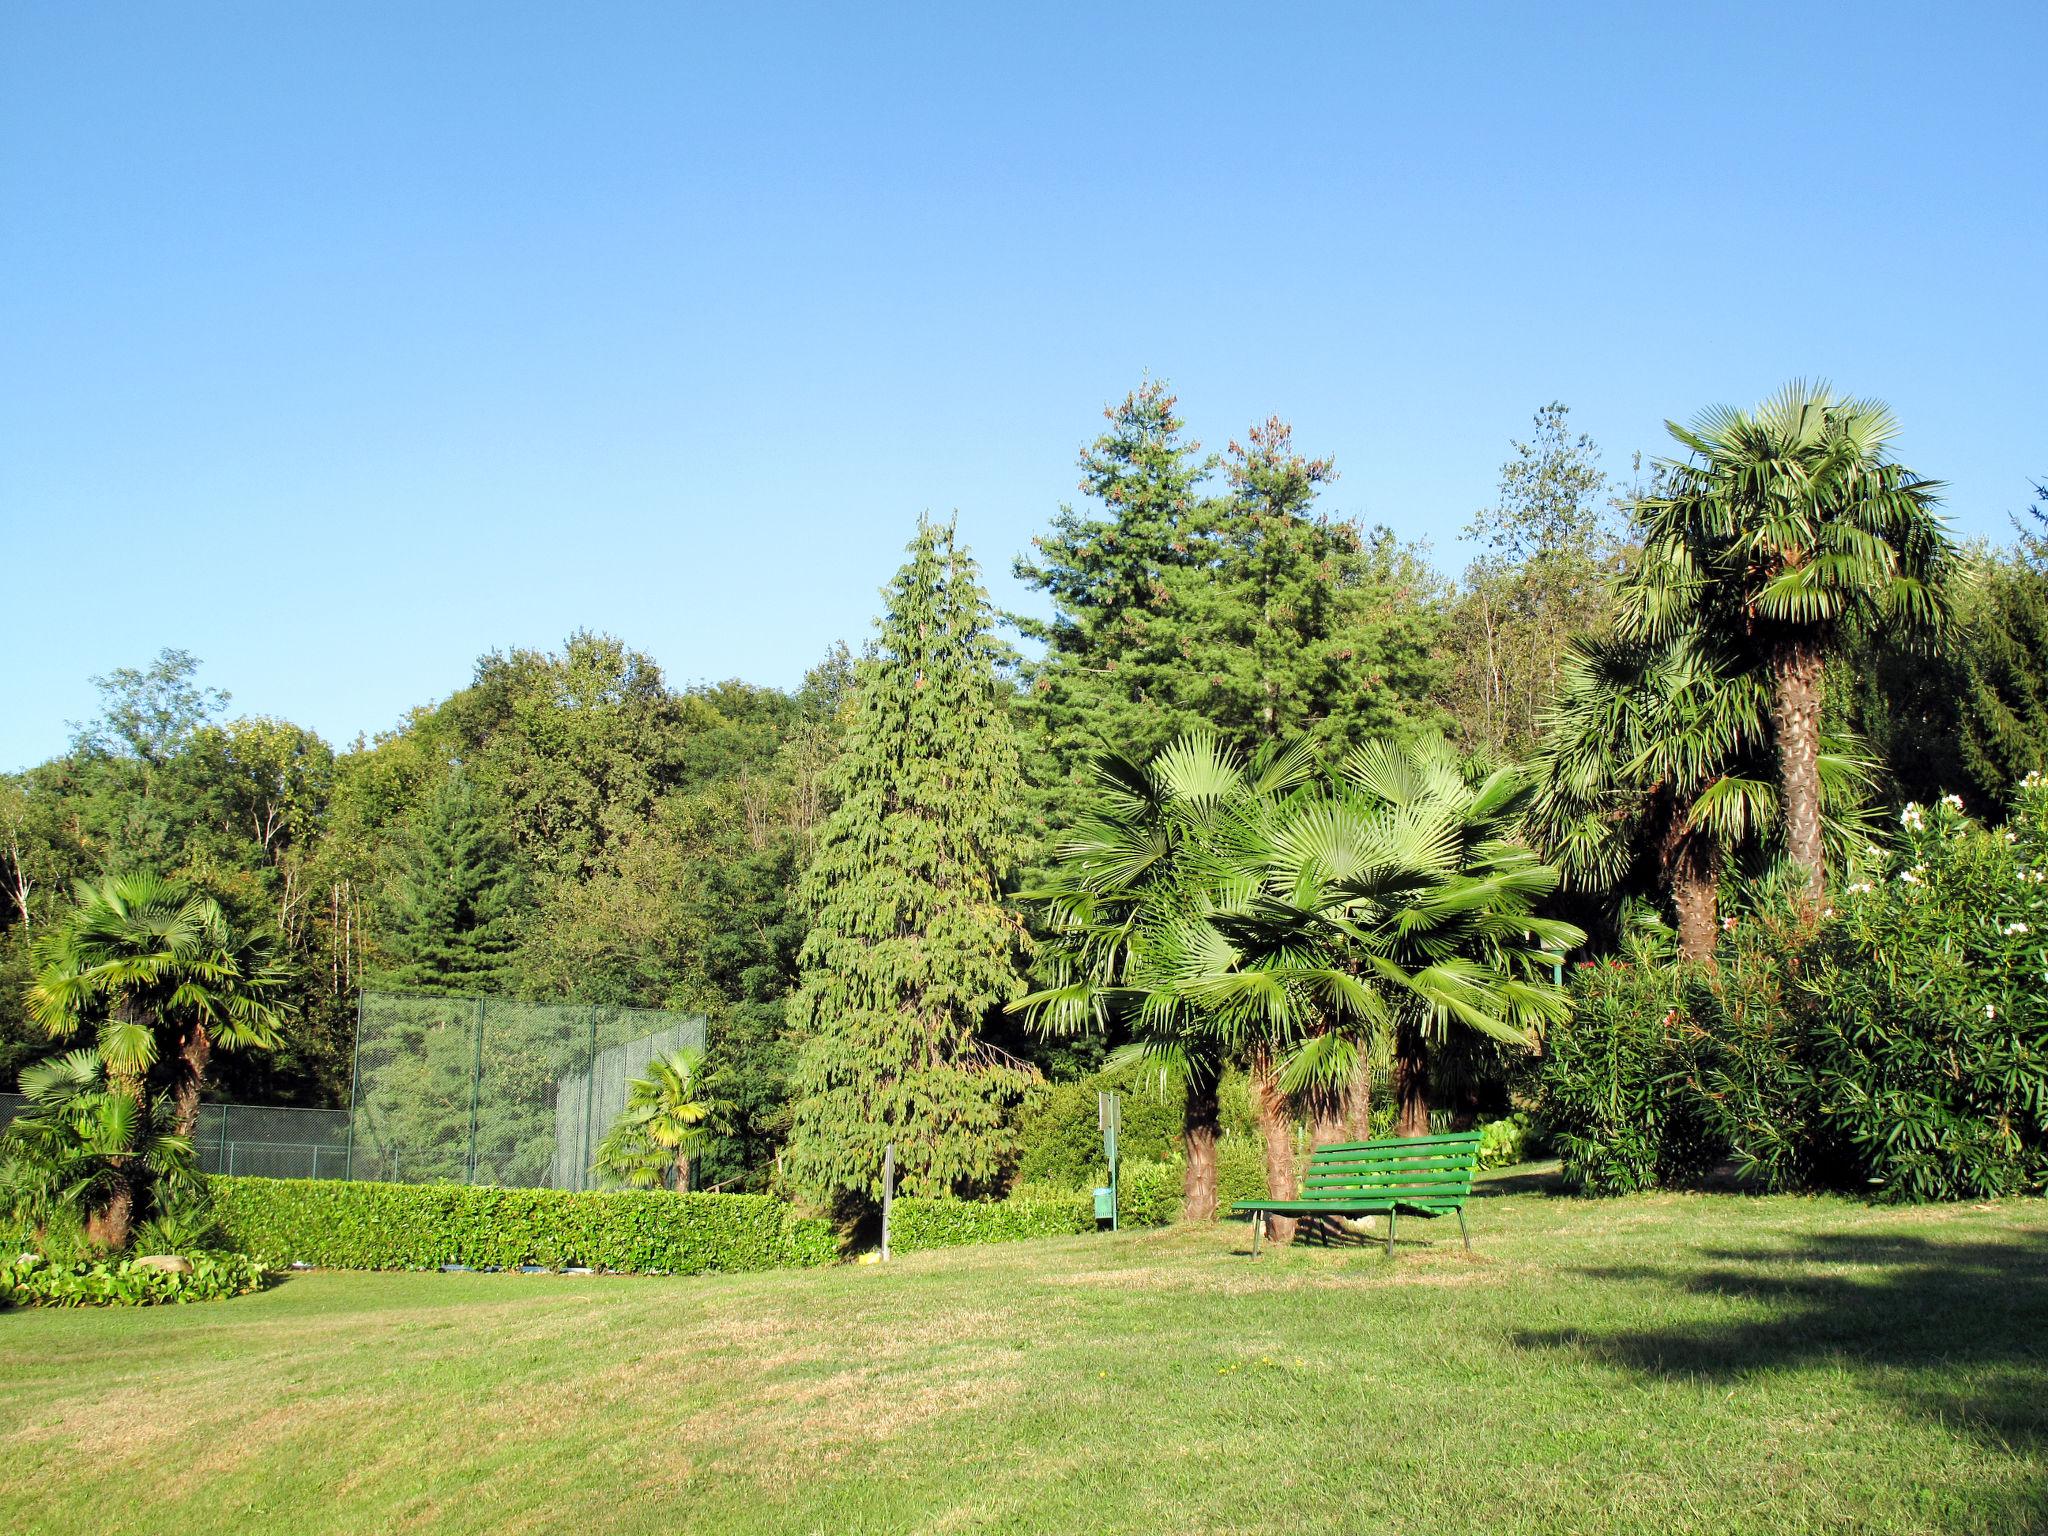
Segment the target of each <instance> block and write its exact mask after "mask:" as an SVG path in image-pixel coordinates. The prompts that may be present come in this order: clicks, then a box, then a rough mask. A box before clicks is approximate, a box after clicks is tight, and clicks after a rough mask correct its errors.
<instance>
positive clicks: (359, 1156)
mask: <svg viewBox="0 0 2048 1536" xmlns="http://www.w3.org/2000/svg"><path fill="white" fill-rule="evenodd" d="M684 1047H691V1048H694V1049H697V1050H702V1049H703V1047H704V1020H703V1019H702V1018H701V1017H698V1016H694V1015H686V1014H679V1013H668V1012H663V1011H659V1010H655V1009H643V1008H612V1007H598V1006H588V1005H583V1004H561V1003H527V1002H520V1001H517V1000H515V999H511V998H499V997H462V998H457V997H418V996H411V995H406V994H400V993H389V992H365V993H363V994H362V996H361V998H360V1000H359V1003H358V1009H357V1017H356V1063H355V1089H354V1093H353V1104H354V1109H353V1112H352V1114H351V1117H350V1123H349V1130H350V1133H351V1134H350V1136H349V1142H350V1147H351V1150H350V1154H349V1159H348V1162H347V1164H346V1165H345V1168H346V1172H345V1176H346V1177H348V1178H355V1179H374V1180H380V1181H386V1182H391V1183H403V1184H433V1183H456V1184H495V1185H501V1186H506V1187H520V1188H548V1189H590V1188H592V1187H593V1186H594V1185H595V1184H596V1182H597V1181H596V1179H595V1178H594V1176H593V1175H592V1173H591V1171H590V1163H591V1159H592V1158H593V1157H594V1156H595V1155H596V1152H597V1146H598V1143H599V1142H600V1141H602V1140H603V1139H604V1134H605V1132H606V1131H607V1130H609V1129H610V1128H611V1125H612V1122H613V1121H614V1120H616V1119H617V1118H618V1116H619V1112H620V1111H621V1110H623V1109H624V1108H625V1107H626V1087H627V1084H628V1083H629V1082H630V1081H631V1080H632V1079H633V1078H634V1077H636V1076H638V1075H639V1074H640V1073H641V1072H642V1071H644V1070H645V1068H646V1066H647V1064H648V1062H650V1061H652V1060H653V1059H654V1058H655V1057H656V1056H660V1055H666V1054H667V1053H669V1052H671V1051H674V1050H678V1049H681V1048H684ZM323 1161H324V1159H323Z"/></svg>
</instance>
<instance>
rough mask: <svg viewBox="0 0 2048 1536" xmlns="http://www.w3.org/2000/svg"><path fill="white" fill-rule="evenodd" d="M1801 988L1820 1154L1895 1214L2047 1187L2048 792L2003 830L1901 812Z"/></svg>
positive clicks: (1939, 809) (1951, 812)
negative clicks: (1879, 869) (1884, 857)
mask: <svg viewBox="0 0 2048 1536" xmlns="http://www.w3.org/2000/svg"><path fill="white" fill-rule="evenodd" d="M1905 821H1906V825H1905V828H1904V836H1903V838H1902V839H1901V841H1900V845H1899V847H1898V848H1897V850H1896V851H1895V852H1894V854H1893V856H1892V859H1891V861H1890V864H1889V867H1888V868H1887V869H1886V870H1885V871H1883V874H1882V876H1880V875H1878V874H1877V873H1875V872H1874V873H1873V877H1872V878H1869V879H1865V880H1860V881H1857V882H1854V883H1852V884H1851V885H1850V886H1849V887H1848V889H1847V890H1846V891H1845V892H1844V893H1843V895H1842V896H1841V897H1840V898H1839V900H1840V908H1839V911H1838V913H1837V917H1836V919H1835V920H1834V921H1833V922H1831V923H1829V924H1827V925H1826V926H1825V927H1824V928H1823V930H1822V932H1821V934H1820V935H1819V937H1818V939H1817V941H1816V943H1815V945H1814V948H1813V951H1812V954H1811V958H1810V963H1809V964H1810V974H1809V975H1808V976H1806V977H1805V978H1804V979H1803V980H1802V982H1801V990H1802V994H1803V997H1802V1010H1801V1011H1802V1013H1803V1014H1804V1015H1805V1016H1806V1019H1807V1024H1806V1029H1807V1034H1808V1039H1807V1041H1806V1043H1805V1049H1804V1051H1803V1055H1804V1057H1805V1059H1806V1072H1807V1074H1808V1075H1810V1076H1811V1077H1812V1078H1813V1079H1814V1080H1815V1081H1816V1084H1817V1096H1818V1100H1819V1112H1820V1116H1821V1125H1820V1126H1819V1127H1818V1128H1817V1129H1818V1132H1819V1138H1820V1139H1821V1140H1823V1142H1824V1147H1823V1153H1824V1154H1827V1155H1831V1156H1834V1157H1837V1158H1839V1159H1840V1160H1842V1161H1844V1162H1846V1163H1847V1164H1848V1167H1849V1170H1850V1171H1851V1172H1850V1176H1852V1177H1853V1178H1855V1179H1857V1180H1860V1181H1862V1182H1864V1183H1866V1184H1867V1185H1868V1187H1869V1188H1870V1189H1872V1190H1873V1191H1874V1192H1875V1193H1877V1194H1878V1195H1880V1196H1881V1197H1883V1198H1886V1199H1893V1200H1966V1199H1981V1198H1985V1197H1989V1196H1996V1195H2010V1194H2018V1193H2021V1192H2023V1191H2032V1190H2038V1189H2040V1188H2042V1186H2043V1184H2044V1182H2048V785H2044V784H2043V782H2042V778H2041V775H2040V774H2038V773H2036V774H2034V775H2032V776H2031V777H2030V779H2029V781H2028V782H2027V783H2026V784H2025V785H2024V786H2023V787H2022V789H2021V790H2020V793H2019V795H2018V798H2017V799H2016V801H2015V802H2014V806H2013V814H2012V816H2011V818H2010V819H2009V820H2008V822H2007V824H2006V826H2005V827H2004V828H2002V829H1998V830H1991V829H1987V828H1984V827H1982V826H1979V825H1978V824H1976V823H1975V822H1974V821H1972V820H1971V819H1970V818H1969V817H1967V816H1966V815H1965V814H1964V813H1963V809H1962V806H1961V803H1960V802H1959V801H1955V800H1950V801H1948V802H1945V803H1944V802H1937V803H1936V804H1935V805H1933V806H1931V807H1927V808H1925V809H1924V810H1923V809H1921V808H1919V807H1915V806H1909V807H1908V808H1907V810H1906V813H1905Z"/></svg>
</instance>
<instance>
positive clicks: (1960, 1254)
mask: <svg viewBox="0 0 2048 1536" xmlns="http://www.w3.org/2000/svg"><path fill="white" fill-rule="evenodd" d="M1704 1258H1705V1259H1706V1261H1707V1263H1708V1266H1709V1267H1707V1268H1697V1267H1684V1268H1680V1267H1656V1266H1642V1267H1627V1268H1604V1269H1592V1270H1582V1271H1580V1273H1583V1274H1588V1275H1591V1276H1593V1277H1595V1278H1598V1279H1603V1280H1610V1281H1613V1282H1616V1283H1618V1284H1662V1285H1667V1286H1670V1287H1672V1288H1673V1289H1675V1290H1679V1291H1683V1292H1686V1293H1689V1294H1693V1295H1705V1296H1734V1297H1742V1298H1746V1299H1751V1300H1755V1301H1758V1302H1761V1303H1763V1304H1764V1305H1765V1306H1766V1307H1767V1308H1768V1310H1769V1312H1770V1316H1768V1317H1766V1318H1763V1319H1757V1320H1752V1321H1747V1322H1737V1323H1725V1322H1700V1323H1692V1324H1675V1325H1673V1326H1670V1327H1666V1328H1655V1329H1644V1330H1639V1331H1633V1332H1619V1333H1608V1334H1600V1333H1595V1332H1590V1331H1580V1330H1570V1329H1567V1330H1558V1331H1551V1332H1541V1333H1521V1334H1517V1335H1515V1343H1516V1344H1517V1345H1518V1346H1519V1347H1521V1348H1524V1349H1545V1348H1570V1349H1576V1350H1580V1351H1583V1352H1585V1353H1587V1354H1590V1355H1591V1356H1593V1357H1594V1358H1596V1359H1600V1360H1604V1361H1606V1362H1608V1363H1609V1364H1612V1365H1615V1366H1618V1367H1621V1368H1623V1369H1626V1370H1629V1371H1633V1372H1635V1373H1637V1374H1639V1375H1642V1376H1646V1377H1663V1378H1703V1379H1707V1380H1713V1381H1727V1380H1739V1379H1745V1378H1755V1377H1758V1376H1762V1375H1768V1374H1771V1373H1777V1372H1791V1371H1797V1370H1800V1369H1803V1368H1807V1367H1811V1366H1818V1365H1825V1366H1828V1367H1831V1368H1837V1369H1841V1370H1843V1371H1845V1372H1847V1373H1848V1374H1849V1376H1850V1377H1851V1378H1852V1379H1854V1380H1855V1381H1856V1382H1857V1383H1858V1385H1859V1386H1861V1387H1863V1388H1864V1389H1866V1390H1868V1391H1870V1392H1871V1393H1872V1394H1873V1395H1876V1396H1880V1397H1883V1398H1885V1399H1886V1400H1888V1401H1891V1402H1894V1403H1896V1404H1898V1405H1899V1406H1901V1407H1904V1408H1906V1409H1907V1410H1908V1411H1910V1412H1913V1413H1916V1414H1920V1415H1924V1416H1926V1417H1929V1418H1932V1419H1935V1420H1937V1421H1938V1422H1940V1423H1942V1424H1945V1425H1948V1426H1950V1427H1951V1428H1955V1429H1958V1430H1961V1431H1963V1432H1965V1433H1967V1434H1970V1435H1972V1436H1973V1437H1975V1438H1977V1439H1979V1440H1981V1441H1983V1442H1985V1443H1988V1444H1991V1445H1994V1446H1997V1447H2000V1448H2005V1449H2010V1450H2014V1451H2019V1452H2023V1453H2029V1454H2038V1453H2040V1452H2042V1451H2044V1450H2048V1233H2041V1232H2031V1233H2022V1234H2018V1235H2016V1236H2015V1237H2014V1238H2013V1239H2012V1240H2010V1241H1973V1242H1955V1243H1951V1242H1932V1241H1929V1240H1928V1239H1926V1238H1923V1237H1910V1236H1858V1235H1854V1234H1821V1235H1817V1236H1814V1237H1810V1238H1806V1239H1804V1240H1802V1241H1801V1242H1799V1243H1796V1244H1794V1245H1791V1246H1789V1247H1782V1248H1780V1247H1772V1248H1759V1249H1757V1250H1753V1251H1730V1250H1709V1251H1708V1252H1706V1253H1705V1254H1704Z"/></svg>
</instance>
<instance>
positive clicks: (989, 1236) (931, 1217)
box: [889, 1184, 1095, 1253]
mask: <svg viewBox="0 0 2048 1536" xmlns="http://www.w3.org/2000/svg"><path fill="white" fill-rule="evenodd" d="M1094 1230H1095V1203H1094V1200H1093V1198H1092V1197H1091V1196H1090V1194H1089V1192H1088V1191H1087V1190H1076V1189H1058V1188H1052V1187H1048V1186H1045V1185H1037V1184H1026V1185H1022V1186H1020V1187H1019V1188H1017V1189H1016V1190H1014V1191H1012V1192H1011V1193H1010V1194H1009V1195H1008V1196H1007V1197H1005V1198H1004V1199H1001V1200H947V1199H935V1198H928V1197H921V1196H914V1195H906V1196H903V1197H902V1198H900V1199H898V1200H897V1201H896V1202H895V1204H894V1205H893V1206H892V1207H891V1209H890V1212H889V1246H890V1247H891V1249H893V1250H894V1251H896V1252H898V1253H914V1252H916V1251H918V1250H919V1249H924V1248H957V1247H960V1246H962V1245H964V1244H968V1243H1008V1242H1015V1241H1016V1240H1017V1239H1019V1238H1026V1237H1062V1236H1066V1235H1068V1234H1070V1233H1074V1232H1093V1231H1094Z"/></svg>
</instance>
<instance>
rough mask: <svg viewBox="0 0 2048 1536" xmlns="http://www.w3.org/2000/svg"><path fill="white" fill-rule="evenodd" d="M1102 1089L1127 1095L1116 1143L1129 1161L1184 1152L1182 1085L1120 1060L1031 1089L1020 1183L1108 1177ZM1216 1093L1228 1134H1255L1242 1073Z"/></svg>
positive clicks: (1072, 1184) (1091, 1182)
mask: <svg viewBox="0 0 2048 1536" xmlns="http://www.w3.org/2000/svg"><path fill="white" fill-rule="evenodd" d="M1102 1092H1109V1093H1117V1094H1121V1095H1122V1096H1123V1134H1122V1135H1121V1136H1120V1137H1119V1138H1118V1148H1119V1150H1120V1151H1121V1152H1122V1154H1123V1158H1124V1162H1125V1164H1126V1165H1127V1166H1128V1165H1129V1164H1131V1163H1138V1162H1144V1163H1154V1162H1166V1161H1169V1160H1170V1159H1172V1158H1173V1157H1175V1156H1177V1155H1178V1153H1179V1150H1180V1134H1181V1118H1182V1106H1183V1102H1184V1095H1183V1094H1182V1092H1181V1090H1180V1089H1179V1087H1177V1086H1175V1085H1172V1084H1168V1085H1165V1086H1163V1087H1162V1086H1161V1084H1160V1081H1159V1074H1158V1073H1157V1071H1155V1070H1148V1069H1147V1068H1146V1067H1145V1066H1144V1065H1143V1064H1138V1065H1134V1066H1128V1067H1116V1068H1111V1069H1109V1070H1107V1071H1104V1072H1098V1073H1096V1074H1094V1075H1093V1076H1091V1077H1084V1078H1079V1079H1076V1080H1075V1081H1072V1082H1065V1083H1053V1084H1052V1085H1050V1086H1049V1087H1047V1088H1046V1089H1044V1090H1043V1091H1042V1092H1040V1093H1037V1094H1035V1095H1033V1097H1032V1099H1031V1102H1030V1103H1029V1104H1028V1105H1027V1106H1026V1108H1025V1110H1024V1112H1023V1113H1022V1115H1020V1117H1019V1119H1018V1125H1017V1134H1018V1145H1019V1152H1018V1159H1017V1178H1018V1181H1019V1182H1020V1183H1025V1184H1057V1185H1061V1186H1063V1187H1065V1188H1068V1189H1092V1188H1093V1187H1094V1186H1095V1185H1097V1184H1100V1183H1102V1182H1103V1181H1104V1180H1106V1179H1107V1178H1108V1177H1109V1169H1108V1166H1107V1165H1106V1164H1105V1163H1104V1162H1103V1160H1102V1132H1101V1130H1100V1128H1099V1126H1098V1123H1097V1120H1096V1109H1095V1096H1096V1095H1097V1094H1098V1093H1102ZM1217 1100H1218V1107H1219V1109H1220V1111H1221V1115H1222V1121H1223V1130H1224V1135H1225V1136H1226V1137H1228V1136H1230V1135H1231V1134H1233V1133H1239V1132H1241V1133H1243V1134H1245V1135H1249V1134H1251V1131H1252V1124H1253V1122H1252V1108H1251V1094H1250V1090H1249V1089H1248V1088H1247V1086H1246V1084H1245V1080H1244V1075H1243V1074H1242V1073H1240V1072H1226V1073H1225V1074H1224V1076H1223V1081H1222V1083H1221V1085H1220V1086H1219V1088H1218V1092H1217Z"/></svg>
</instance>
